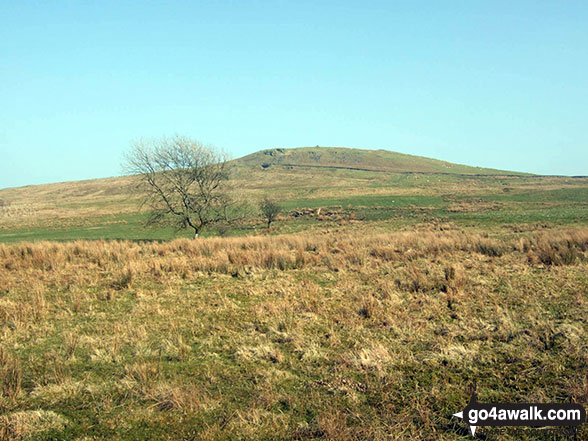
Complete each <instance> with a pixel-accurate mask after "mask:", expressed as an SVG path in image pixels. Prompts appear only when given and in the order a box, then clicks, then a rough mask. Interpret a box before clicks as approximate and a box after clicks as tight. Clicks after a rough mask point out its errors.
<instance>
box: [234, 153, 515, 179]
mask: <svg viewBox="0 0 588 441" xmlns="http://www.w3.org/2000/svg"><path fill="white" fill-rule="evenodd" d="M237 163H238V164H240V165H243V166H249V167H252V168H253V167H259V166H261V167H263V168H269V167H272V166H282V167H322V168H340V169H347V170H363V171H375V172H388V173H443V174H460V175H495V176H496V175H517V174H518V175H525V173H515V172H509V171H504V170H493V169H489V168H481V167H469V166H467V165H460V164H453V163H451V162H446V161H439V160H437V159H430V158H424V157H422V156H414V155H406V154H403V153H396V152H391V151H388V150H362V149H350V148H343V147H318V146H317V147H300V148H296V149H283V148H276V149H269V150H262V151H260V152H257V153H253V154H251V155H247V156H245V157H243V158H241V159H239V160H237Z"/></svg>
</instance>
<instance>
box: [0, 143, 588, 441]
mask: <svg viewBox="0 0 588 441" xmlns="http://www.w3.org/2000/svg"><path fill="white" fill-rule="evenodd" d="M313 151H314V152H315V153H312V152H313ZM272 152H273V151H272ZM309 152H310V153H309ZM320 152H321V153H322V154H323V156H320V155H319V157H318V158H317V153H316V151H315V150H313V149H310V150H303V151H302V152H299V156H296V155H295V156H294V159H295V162H297V163H294V164H293V163H291V162H288V161H291V160H292V157H291V155H290V156H288V155H286V156H288V158H289V159H287V160H286V159H279V158H282V156H283V155H282V153H283V152H279V151H278V152H277V153H275V154H274V153H272V154H266V153H263V152H261V153H260V154H256V155H257V156H255V155H253V157H246V158H243V160H241V161H237V163H236V166H237V167H236V174H235V178H234V182H235V187H236V188H238V189H239V191H240V195H242V198H243V199H246V200H249V201H251V205H255V202H256V201H258V200H259V199H261V198H262V197H263V196H265V195H270V196H272V197H274V198H276V199H278V200H279V201H280V203H281V205H282V207H283V209H284V210H283V212H282V214H281V216H280V218H279V219H278V221H277V222H276V224H275V226H272V229H271V230H270V231H268V230H267V228H265V227H264V224H263V220H262V219H261V217H260V216H259V215H258V214H256V213H253V212H251V213H249V214H248V216H247V217H246V218H245V219H244V221H243V222H242V223H241V224H239V225H237V226H235V227H234V228H232V229H230V230H228V231H217V230H214V229H211V230H209V231H207V232H206V234H205V236H208V237H204V238H201V239H198V240H192V239H187V238H185V237H183V235H184V234H185V235H189V234H190V233H182V232H174V231H173V230H171V229H167V230H166V229H163V230H150V229H145V228H144V227H143V226H142V220H143V219H144V216H145V213H143V212H142V211H141V210H139V209H138V208H137V196H136V195H135V194H133V193H132V191H131V190H130V188H131V186H130V183H131V178H129V177H123V178H110V179H105V180H94V181H82V182H74V183H61V184H51V185H44V186H31V187H24V188H18V189H5V190H0V201H2V206H0V213H1V215H0V336H1V337H0V440H2V441H4V440H8V441H16V440H79V441H81V440H85V441H89V440H151V439H153V440H160V439H163V440H166V439H167V440H225V439H226V440H242V439H246V440H278V439H280V440H282V439H283V440H307V439H308V440H311V439H325V440H458V439H463V440H465V439H471V435H470V434H469V431H468V428H467V426H466V425H464V424H463V422H461V421H460V420H458V419H456V418H454V417H452V416H451V415H452V414H453V413H455V412H458V411H460V410H462V409H463V407H464V406H465V405H466V404H467V402H468V400H469V398H470V390H471V387H472V385H475V386H476V388H477V393H478V399H479V400H480V401H481V402H497V403H499V402H541V403H551V402H558V403H565V402H570V401H573V402H577V403H581V404H583V405H584V406H585V407H586V406H587V405H588V339H586V336H587V335H588V320H587V317H588V296H587V294H588V178H580V177H578V178H572V177H545V176H533V175H523V174H516V173H507V172H501V171H492V170H487V169H475V168H471V167H466V166H454V165H451V164H448V163H441V162H440V161H437V162H435V161H432V160H426V161H425V160H423V159H422V158H420V159H419V158H417V159H414V158H415V157H408V158H404V157H402V156H390V157H389V158H388V159H389V161H390V162H388V163H385V164H382V160H381V156H377V155H383V153H378V154H377V155H376V156H374V155H368V156H366V157H364V156H361V155H360V154H359V153H357V151H352V152H345V151H341V150H340V149H339V150H338V149H335V150H333V151H323V150H321V151H320ZM325 152H326V153H328V154H325ZM297 154H298V153H297ZM358 155H359V156H358ZM268 156H269V157H270V159H268V158H267V157H268ZM271 158H273V159H271ZM276 158H278V159H276ZM310 161H314V162H315V163H311V162H310ZM431 161H432V162H431ZM341 164H346V165H345V167H346V168H340V167H343V166H342V165H341ZM378 167H380V168H382V170H381V169H379V168H378ZM394 167H395V168H394ZM410 167H416V168H417V169H418V167H421V168H422V170H423V171H419V170H420V169H418V170H417V169H414V168H413V169H410ZM443 169H450V170H452V172H442V171H441V170H443ZM221 235H222V236H228V237H219V236H221ZM476 437H478V438H480V439H486V440H536V439H546V440H547V439H551V440H564V439H577V440H588V430H587V429H586V426H585V425H584V426H582V427H581V428H580V429H579V430H578V431H577V432H573V431H570V430H567V429H561V428H560V429H553V428H549V429H545V428H543V429H536V428H535V429H532V428H519V429H514V428H500V429H491V428H488V427H479V428H478V432H477V433H476ZM574 437H575V438H574Z"/></svg>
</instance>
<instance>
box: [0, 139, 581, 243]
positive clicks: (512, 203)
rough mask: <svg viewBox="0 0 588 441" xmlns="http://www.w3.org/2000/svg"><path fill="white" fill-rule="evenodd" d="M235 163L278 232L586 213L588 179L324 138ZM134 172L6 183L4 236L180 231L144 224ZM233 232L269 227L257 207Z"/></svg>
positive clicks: (523, 220)
mask: <svg viewBox="0 0 588 441" xmlns="http://www.w3.org/2000/svg"><path fill="white" fill-rule="evenodd" d="M234 165H235V174H234V178H233V182H234V185H235V188H236V189H238V192H239V196H240V197H241V198H243V199H246V200H249V201H250V202H251V205H252V206H255V203H256V201H258V200H259V199H261V198H262V197H264V196H270V197H273V198H275V199H277V200H279V201H280V203H281V205H282V206H283V208H284V211H283V213H282V216H281V219H279V221H278V222H277V223H276V228H275V230H274V232H275V233H289V232H296V231H301V230H308V229H325V228H326V229H329V228H332V227H336V226H341V225H343V224H346V225H351V226H353V225H356V226H357V227H358V228H363V226H364V225H365V224H366V223H369V225H370V227H371V228H376V229H377V228H381V229H384V230H389V229H399V228H404V227H407V226H412V225H416V224H423V223H431V222H437V223H453V224H456V225H470V226H479V225H486V226H495V225H515V224H527V225H532V224H536V223H542V224H547V225H551V224H573V223H584V222H585V220H586V219H588V206H587V203H588V179H586V178H571V177H569V178H567V177H545V176H535V175H528V174H521V173H515V172H506V171H501V170H490V169H483V168H477V167H469V166H464V165H456V164H451V163H448V162H444V161H438V160H435V159H428V158H422V157H418V156H411V155H404V154H400V153H394V152H388V151H383V150H358V149H345V148H325V147H317V148H306V147H305V148H299V149H272V150H264V151H260V152H257V153H254V154H252V155H248V156H245V157H243V158H239V159H236V160H234ZM132 180H133V178H132V177H128V176H127V177H117V178H107V179H96V180H86V181H76V182H63V183H57V184H47V185H37V186H27V187H20V188H9V189H3V190H0V242H18V241H23V240H42V239H55V240H70V239H133V240H149V239H171V238H175V237H183V234H184V233H183V232H174V231H173V230H171V229H156V230H150V229H146V228H144V227H143V225H142V224H143V220H144V218H145V213H144V212H142V211H141V210H139V207H138V200H137V195H135V194H133V192H132V191H131V183H132ZM321 210H322V211H321ZM296 212H301V213H304V215H302V216H296V215H295V213H296ZM324 213H330V214H328V215H325V214H324ZM206 234H208V235H215V234H217V232H215V231H208V232H205V235H206ZM228 234H230V235H244V234H245V235H251V234H265V230H264V229H263V223H262V221H261V219H260V218H258V217H256V216H255V215H252V216H250V217H249V218H248V219H247V220H246V221H245V222H244V223H243V224H242V225H240V226H239V227H237V228H235V229H233V230H231V231H229V232H228Z"/></svg>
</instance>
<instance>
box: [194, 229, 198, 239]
mask: <svg viewBox="0 0 588 441" xmlns="http://www.w3.org/2000/svg"><path fill="white" fill-rule="evenodd" d="M194 239H198V230H197V229H196V228H194Z"/></svg>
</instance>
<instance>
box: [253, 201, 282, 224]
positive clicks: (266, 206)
mask: <svg viewBox="0 0 588 441" xmlns="http://www.w3.org/2000/svg"><path fill="white" fill-rule="evenodd" d="M259 209H260V210H261V214H262V215H263V218H264V219H265V220H266V222H267V229H268V230H269V229H270V227H271V225H272V222H273V221H274V220H276V217H277V216H278V214H280V211H282V207H280V205H278V203H277V202H275V201H273V200H271V199H269V198H267V197H266V198H264V199H263V200H262V201H261V202H260V203H259Z"/></svg>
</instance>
